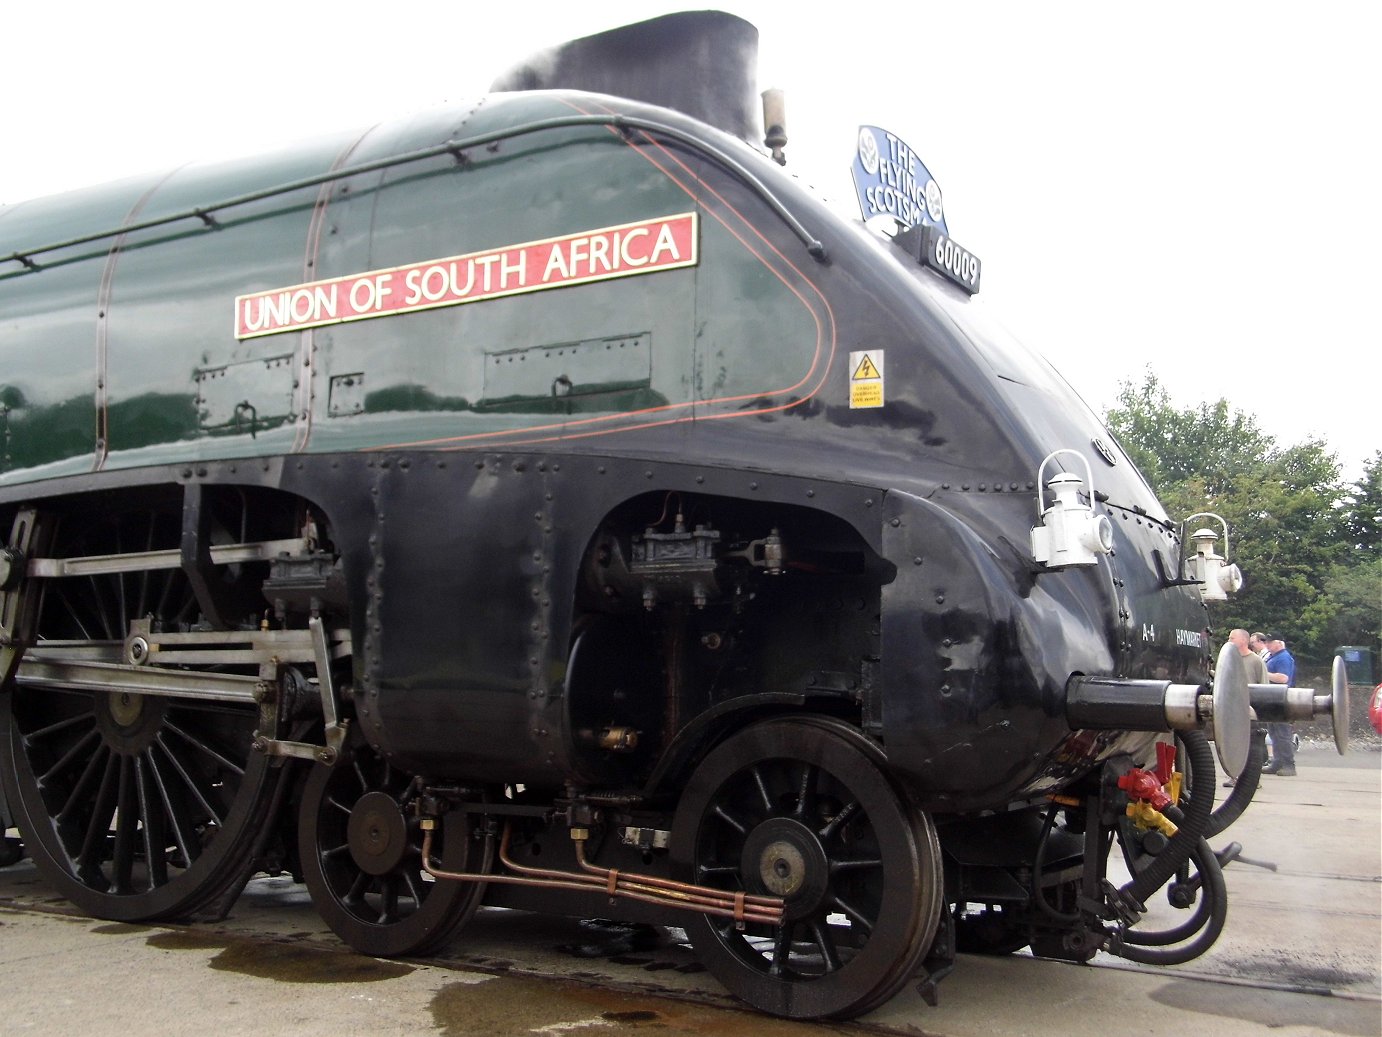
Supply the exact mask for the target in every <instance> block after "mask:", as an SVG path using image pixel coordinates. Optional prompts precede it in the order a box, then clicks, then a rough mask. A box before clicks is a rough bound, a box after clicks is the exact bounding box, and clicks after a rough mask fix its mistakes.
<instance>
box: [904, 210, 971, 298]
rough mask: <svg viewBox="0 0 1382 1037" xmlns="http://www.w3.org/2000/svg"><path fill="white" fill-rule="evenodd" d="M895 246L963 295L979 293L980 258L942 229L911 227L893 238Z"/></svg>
mask: <svg viewBox="0 0 1382 1037" xmlns="http://www.w3.org/2000/svg"><path fill="white" fill-rule="evenodd" d="M893 242H894V243H895V244H897V245H899V246H901V247H902V248H904V249H906V250H907V252H909V253H911V254H912V255H913V256H915V257H916V258H917V261H918V262H920V263H921V265H922V266H924V267H928V268H930V269H932V270H934V271H935V272H936V273H938V274H940V275H941V276H942V277H944V278H945V279H946V280H947V281H949V282H951V283H952V284H954V285H957V286H958V287H959V288H960V289H961V290H962V291H965V292H967V293H969V294H970V295H973V294H974V293H976V292H977V291H978V290H979V276H980V274H981V272H982V269H983V264H982V263H980V262H979V257H978V256H976V255H975V254H974V253H973V252H971V251H969V249H967V248H963V247H961V246H960V245H957V244H955V242H954V240H953V239H951V238H950V237H948V236H946V235H945V234H942V233H941V231H940V229H939V228H937V227H932V226H929V225H926V226H921V227H909V228H908V229H907V230H904V231H902V232H901V233H900V234H898V235H897V237H895V238H893Z"/></svg>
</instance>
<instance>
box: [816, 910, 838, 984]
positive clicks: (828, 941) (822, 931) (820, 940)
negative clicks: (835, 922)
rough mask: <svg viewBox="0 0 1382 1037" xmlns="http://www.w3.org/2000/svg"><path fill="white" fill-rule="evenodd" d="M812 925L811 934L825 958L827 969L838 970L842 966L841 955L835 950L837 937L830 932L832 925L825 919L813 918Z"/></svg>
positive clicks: (828, 970)
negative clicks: (826, 922) (827, 923)
mask: <svg viewBox="0 0 1382 1037" xmlns="http://www.w3.org/2000/svg"><path fill="white" fill-rule="evenodd" d="M810 926H811V936H812V938H813V939H815V941H816V946H817V947H818V948H819V949H820V952H821V957H822V958H823V959H824V960H825V968H826V971H827V972H834V971H836V970H837V969H838V968H839V967H840V955H839V953H838V952H837V951H836V950H835V937H833V936H832V935H831V934H830V927H829V926H828V925H826V924H825V921H824V919H812V921H811V923H810Z"/></svg>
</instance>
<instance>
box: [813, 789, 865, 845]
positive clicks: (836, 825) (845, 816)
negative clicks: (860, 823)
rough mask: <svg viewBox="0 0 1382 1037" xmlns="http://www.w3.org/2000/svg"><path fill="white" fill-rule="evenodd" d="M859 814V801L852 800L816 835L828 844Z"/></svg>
mask: <svg viewBox="0 0 1382 1037" xmlns="http://www.w3.org/2000/svg"><path fill="white" fill-rule="evenodd" d="M858 812H859V801H858V800H857V799H853V800H850V801H849V802H848V803H846V804H845V805H844V808H843V809H842V810H841V811H840V812H839V813H838V814H836V815H835V816H834V817H832V818H831V819H830V820H829V821H827V822H826V824H825V826H824V827H823V828H821V829H820V831H818V832H817V833H816V834H817V835H818V836H820V840H821V842H823V843H826V842H829V841H830V840H831V839H833V838H835V835H836V834H837V833H838V832H839V831H840V829H841V828H843V827H844V826H845V825H847V824H848V823H849V820H850V818H852V817H853V816H854V815H855V814H857V813H858Z"/></svg>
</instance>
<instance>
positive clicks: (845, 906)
mask: <svg viewBox="0 0 1382 1037" xmlns="http://www.w3.org/2000/svg"><path fill="white" fill-rule="evenodd" d="M831 903H832V904H834V906H835V907H836V908H837V909H839V911H840V913H841V914H842V915H844V916H845V917H846V918H848V919H849V920H850V921H851V922H853V923H854V924H855V926H857V927H858V928H859V929H862V930H863V932H864V935H865V936H868V935H869V934H870V933H872V932H873V923H872V922H871V921H869V920H868V919H867V918H866V917H864V913H863V912H862V911H860V910H859V909H858V908H857V907H855V906H854V905H853V904H851V903H849V901H847V900H845V898H844V897H841V896H836V897H834V898H833V899H832V900H831Z"/></svg>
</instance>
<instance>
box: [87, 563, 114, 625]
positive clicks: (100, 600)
mask: <svg viewBox="0 0 1382 1037" xmlns="http://www.w3.org/2000/svg"><path fill="white" fill-rule="evenodd" d="M86 579H87V582H88V583H89V584H90V585H91V600H92V601H94V602H95V603H96V618H97V619H99V620H100V621H101V629H102V630H104V631H105V633H106V640H107V641H114V640H116V639H117V638H119V636H120V635H119V634H117V633H116V630H115V628H114V627H113V626H111V624H110V609H109V608H107V607H106V603H105V598H104V596H103V595H102V594H101V584H100V582H99V581H98V580H97V579H96V577H95V576H88V577H87V578H86Z"/></svg>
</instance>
